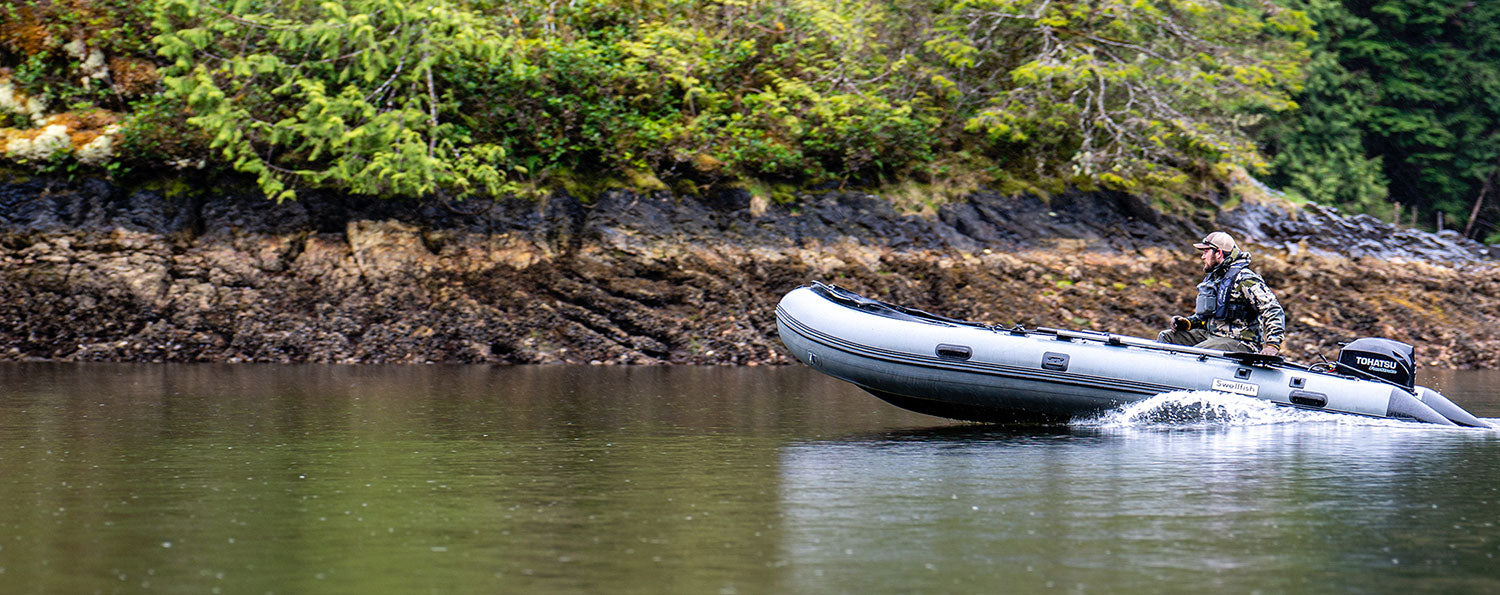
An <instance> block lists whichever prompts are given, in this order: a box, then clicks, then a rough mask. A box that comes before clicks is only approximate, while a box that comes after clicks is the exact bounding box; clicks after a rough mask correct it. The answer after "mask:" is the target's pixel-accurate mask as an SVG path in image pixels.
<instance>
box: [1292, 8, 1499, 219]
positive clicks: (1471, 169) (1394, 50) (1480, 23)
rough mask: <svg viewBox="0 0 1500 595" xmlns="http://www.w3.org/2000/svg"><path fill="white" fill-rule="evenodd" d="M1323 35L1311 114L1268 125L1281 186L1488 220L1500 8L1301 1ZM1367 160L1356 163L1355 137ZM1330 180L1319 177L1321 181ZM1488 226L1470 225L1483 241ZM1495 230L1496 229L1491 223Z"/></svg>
mask: <svg viewBox="0 0 1500 595" xmlns="http://www.w3.org/2000/svg"><path fill="white" fill-rule="evenodd" d="M1294 5H1295V6H1299V7H1306V8H1307V10H1308V12H1309V14H1311V15H1313V17H1314V18H1315V19H1316V21H1317V23H1318V25H1317V27H1318V30H1319V33H1320V34H1321V35H1322V39H1321V44H1322V45H1321V47H1320V48H1319V52H1320V54H1322V55H1320V56H1319V57H1318V58H1316V59H1315V60H1314V76H1313V78H1312V80H1311V81H1310V82H1309V85H1308V88H1307V92H1306V93H1305V94H1303V95H1301V96H1299V97H1298V98H1297V101H1299V102H1300V103H1302V104H1303V105H1304V106H1305V110H1304V111H1303V112H1301V113H1299V114H1297V115H1295V116H1294V117H1293V118H1291V119H1290V120H1287V121H1285V122H1283V123H1281V124H1279V125H1277V126H1272V127H1269V128H1268V129H1267V135H1266V136H1265V137H1264V138H1266V142H1267V146H1268V147H1269V148H1270V149H1271V150H1272V151H1274V152H1275V153H1276V163H1277V173H1276V176H1275V179H1277V180H1279V181H1281V182H1282V183H1284V184H1289V185H1290V186H1291V187H1293V188H1295V189H1299V190H1302V191H1303V192H1304V193H1306V194H1307V195H1308V196H1309V197H1310V198H1313V199H1316V200H1330V201H1334V202H1335V203H1336V204H1339V205H1341V206H1347V207H1354V208H1355V209H1358V210H1365V211H1374V212H1384V211H1386V208H1379V206H1378V205H1380V204H1381V203H1382V202H1383V201H1382V199H1383V198H1385V197H1382V196H1380V194H1381V193H1380V190H1379V187H1378V185H1377V184H1375V182H1376V181H1377V180H1376V179H1375V178H1374V177H1372V176H1371V175H1370V173H1369V171H1368V169H1369V168H1370V167H1372V164H1377V163H1378V164H1379V166H1380V168H1381V174H1382V176H1383V177H1384V178H1385V180H1387V183H1388V191H1389V194H1388V197H1389V200H1391V201H1394V202H1398V203H1401V204H1402V205H1407V206H1410V207H1413V208H1414V209H1416V210H1417V211H1418V213H1419V214H1420V216H1421V217H1422V218H1423V219H1424V220H1428V221H1431V219H1428V217H1432V216H1433V215H1434V213H1437V212H1441V213H1443V214H1444V215H1445V218H1446V219H1447V220H1448V221H1452V222H1455V223H1457V222H1466V221H1467V222H1470V223H1473V222H1476V221H1477V222H1482V221H1483V220H1485V215H1486V213H1495V212H1500V210H1497V209H1496V208H1495V207H1494V206H1493V205H1494V202H1495V201H1493V200H1492V201H1490V204H1491V206H1489V207H1485V202H1484V200H1483V197H1484V196H1485V194H1486V193H1487V190H1486V188H1487V185H1488V184H1490V183H1491V182H1490V180H1492V179H1493V177H1494V176H1495V175H1496V173H1497V172H1500V5H1497V4H1496V3H1494V2H1470V1H1468V0H1390V1H1385V2H1368V1H1354V0H1347V1H1345V2H1343V3H1338V2H1333V1H1331V0H1296V2H1294ZM1356 138H1358V139H1359V140H1358V142H1359V144H1361V145H1362V146H1363V155H1362V156H1355V155H1354V154H1353V151H1352V148H1353V147H1354V145H1355V139H1356ZM1315 178H1322V179H1315ZM1481 227H1483V226H1481V225H1466V228H1467V229H1468V232H1469V233H1471V234H1474V235H1478V234H1479V233H1480V231H1481ZM1491 229H1492V228H1491Z"/></svg>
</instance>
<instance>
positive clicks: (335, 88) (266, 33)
mask: <svg viewBox="0 0 1500 595" xmlns="http://www.w3.org/2000/svg"><path fill="white" fill-rule="evenodd" d="M157 10H158V14H157V20H156V26H157V28H158V30H159V31H160V32H161V33H160V35H158V36H157V37H156V42H157V43H158V44H159V45H160V54H161V55H162V56H163V57H165V58H166V59H168V60H170V61H171V62H172V66H170V67H169V68H168V70H167V73H166V77H165V79H164V82H165V84H166V86H167V88H168V90H169V92H170V93H172V94H173V95H175V96H176V97H179V98H181V99H183V100H184V101H185V103H186V104H187V105H188V106H189V107H190V108H191V109H192V111H193V113H194V116H193V117H192V118H190V119H189V120H188V122H189V123H190V124H192V125H195V126H198V127H200V128H202V129H203V130H204V131H205V132H206V133H208V134H209V135H210V136H211V137H212V147H213V148H214V149H216V150H218V151H219V152H220V155H221V157H222V158H223V159H224V161H225V162H227V163H231V164H233V167H234V168H235V169H237V170H239V171H242V172H247V173H251V174H254V175H255V176H256V177H257V180H258V182H259V184H260V187H261V189H262V190H263V191H264V192H265V193H266V195H267V196H269V197H274V198H276V199H277V200H285V199H289V198H293V197H295V195H296V187H297V186H299V185H308V184H311V185H334V186H338V187H342V188H344V189H347V190H349V191H352V192H355V193H358V194H370V195H407V196H422V195H432V194H457V195H465V194H469V193H473V192H485V193H498V192H502V191H504V190H506V189H507V187H508V186H507V176H508V173H509V172H507V171H506V169H505V167H504V165H503V163H504V156H505V155H504V151H503V149H501V148H500V147H499V146H497V145H493V144H486V143H478V144H476V143H471V142H470V136H469V134H468V133H467V132H466V131H465V130H464V129H463V128H461V127H459V126H456V125H455V124H454V123H453V122H454V119H455V117H456V114H457V113H458V112H459V111H461V109H462V104H461V99H460V98H457V97H454V96H453V95H452V94H451V93H450V92H449V89H448V83H449V81H451V80H453V79H455V78H458V77H460V76H462V73H463V72H464V71H465V69H468V68H470V67H472V66H473V65H474V64H476V63H478V64H484V63H487V62H489V61H494V60H499V59H500V58H501V57H503V56H504V55H505V51H506V49H507V47H508V46H507V43H506V41H507V38H506V37H505V36H503V35H500V34H499V32H498V31H496V30H495V29H494V28H493V27H491V26H490V23H489V21H487V20H486V19H482V18H479V17H478V16H477V15H475V14H474V13H471V12H468V11H466V10H462V9H460V8H458V7H456V6H455V5H454V3H453V2H450V1H448V0H424V1H422V2H407V1H406V0H344V1H342V2H322V3H314V2H311V1H305V0H288V1H283V2H274V1H273V2H264V1H260V0H159V2H158V6H157Z"/></svg>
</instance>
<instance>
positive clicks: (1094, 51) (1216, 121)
mask: <svg viewBox="0 0 1500 595" xmlns="http://www.w3.org/2000/svg"><path fill="white" fill-rule="evenodd" d="M945 4H946V6H945V7H944V10H943V11H942V13H941V16H940V18H939V20H938V29H937V31H938V33H939V34H938V35H937V36H934V37H933V38H932V39H930V40H929V41H928V42H927V44H926V45H927V47H928V48H929V49H930V50H932V51H933V52H934V53H936V54H938V55H939V56H941V57H942V58H944V60H945V61H946V65H947V66H948V71H947V72H944V73H942V76H943V79H944V80H947V81H959V83H958V90H959V93H960V94H962V95H964V96H968V97H976V98H979V99H982V100H983V101H984V103H985V105H984V106H983V107H982V108H980V109H978V110H977V111H976V112H975V113H972V114H968V116H967V119H966V120H965V121H964V125H965V128H966V130H968V131H970V132H973V133H976V134H980V135H982V136H983V137H984V139H985V140H987V141H988V143H989V144H990V146H991V147H992V149H991V150H992V151H994V152H995V153H996V154H997V155H999V156H1003V157H1008V158H1009V159H1011V160H1013V162H1014V163H1015V165H1016V166H1019V167H1031V166H1033V165H1034V167H1035V169H1036V173H1037V175H1038V176H1039V177H1041V176H1047V175H1050V176H1053V177H1058V178H1062V179H1065V180H1070V181H1074V182H1076V183H1083V184H1085V185H1088V184H1096V185H1103V186H1106V187H1112V188H1119V189H1138V188H1140V187H1142V186H1146V187H1151V186H1162V185H1171V184H1175V183H1179V182H1182V181H1185V180H1187V179H1189V178H1203V177H1208V178H1221V179H1222V178H1223V177H1224V176H1226V175H1227V173H1228V171H1229V169H1230V168H1231V166H1234V165H1242V166H1248V167H1250V168H1252V169H1257V168H1260V167H1261V166H1262V165H1263V164H1262V161H1261V159H1260V157H1259V155H1258V153H1257V152H1256V149H1255V147H1254V145H1253V143H1252V142H1251V141H1250V140H1249V138H1248V137H1247V136H1246V134H1245V133H1244V132H1243V131H1242V129H1243V127H1244V125H1246V124H1249V123H1253V122H1254V121H1255V117H1254V116H1253V113H1255V112H1258V111H1261V112H1263V111H1271V112H1275V111H1284V110H1288V109H1290V108H1293V107H1295V104H1294V103H1293V102H1292V101H1291V100H1290V94H1291V93H1292V92H1294V91H1296V90H1297V89H1298V88H1299V85H1300V82H1301V72H1300V64H1301V62H1302V61H1303V60H1305V58H1306V51H1305V47H1304V43H1303V40H1304V39H1305V38H1306V37H1307V36H1308V35H1309V34H1310V33H1311V31H1310V29H1309V28H1308V26H1309V24H1310V23H1309V22H1308V21H1307V20H1306V18H1305V16H1304V15H1302V14H1301V13H1299V12H1295V11H1285V10H1273V11H1271V12H1269V13H1267V14H1264V15H1262V14H1261V13H1260V12H1259V11H1258V10H1254V9H1248V8H1240V7H1238V6H1237V5H1235V4H1232V3H1217V2H1196V1H1183V0H1169V1H1165V2H1132V1H1126V0H1104V1H1092V2H1082V1H1069V0H1063V1H1043V0H958V1H954V2H950V3H945ZM978 73H1005V76H1003V77H995V76H991V77H984V76H976V74H978Z"/></svg>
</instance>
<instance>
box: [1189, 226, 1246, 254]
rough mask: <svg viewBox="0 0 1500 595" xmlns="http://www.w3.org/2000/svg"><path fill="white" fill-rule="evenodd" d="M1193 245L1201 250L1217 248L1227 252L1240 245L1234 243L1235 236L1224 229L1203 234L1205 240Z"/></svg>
mask: <svg viewBox="0 0 1500 595" xmlns="http://www.w3.org/2000/svg"><path fill="white" fill-rule="evenodd" d="M1193 247H1194V248H1197V249H1199V250H1212V249H1215V248H1217V249H1218V250H1219V251H1221V252H1223V253H1225V254H1229V253H1230V252H1234V250H1235V248H1237V247H1239V246H1238V245H1237V244H1235V243H1234V238H1231V237H1229V234H1227V233H1224V232H1222V231H1216V232H1213V233H1211V234H1208V235H1206V236H1203V241H1202V242H1199V243H1197V244H1193Z"/></svg>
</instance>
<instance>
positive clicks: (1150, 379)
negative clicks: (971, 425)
mask: <svg viewBox="0 0 1500 595" xmlns="http://www.w3.org/2000/svg"><path fill="white" fill-rule="evenodd" d="M776 326H777V330H778V331H779V332H780V334H781V341H782V343H785V344H786V347H787V349H789V350H791V353H792V354H793V355H794V356H796V358H797V359H798V360H801V361H802V362H803V363H805V364H807V365H809V366H812V367H813V368H815V369H817V370H818V371H820V372H823V373H824V374H828V375H829V376H833V377H834V378H838V379H840V380H845V381H848V382H851V383H853V384H854V385H855V386H858V387H860V388H862V389H864V390H866V391H868V392H869V393H870V394H873V395H875V396H877V397H880V398H881V399H884V400H885V401H887V402H889V403H891V404H893V405H896V406H898V407H903V408H906V409H910V410H912V411H916V412H918V413H925V414H928V415H936V416H939V417H948V418H953V419H960V420H968V421H979V422H1017V421H1066V420H1068V419H1072V418H1075V417H1081V416H1088V415H1092V414H1097V413H1099V412H1102V411H1106V410H1109V409H1113V408H1116V407H1119V406H1121V405H1124V404H1126V403H1130V402H1133V401H1138V400H1142V399H1146V398H1149V397H1152V396H1154V395H1158V394H1161V393H1165V392H1171V391H1178V390H1212V391H1221V392H1227V393H1234V394H1239V395H1244V396H1248V397H1254V398H1257V399H1265V400H1268V401H1271V402H1274V403H1277V404H1280V405H1287V406H1292V407H1300V408H1306V409H1318V410H1324V411H1336V412H1341V413H1351V414H1357V415H1367V416H1375V417H1387V418H1397V419H1409V420H1417V421H1422V422H1428V423H1433V424H1441V425H1449V426H1452V425H1459V426H1471V427H1485V428H1487V427H1490V425H1489V424H1488V423H1486V422H1484V421H1481V420H1480V419H1478V418H1476V417H1474V416H1473V415H1471V414H1470V413H1469V412H1468V411H1465V410H1464V409H1463V408H1461V407H1459V406H1458V405H1455V404H1454V403H1453V402H1452V401H1449V400H1448V399H1447V398H1446V397H1444V396H1443V395H1442V394H1440V393H1438V392H1437V391H1435V390H1432V389H1430V388H1426V387H1423V386H1417V385H1415V383H1414V380H1415V374H1414V373H1413V372H1414V370H1413V367H1414V363H1415V362H1414V350H1413V349H1412V347H1411V346H1410V345H1407V344H1405V343H1401V342H1398V341H1392V340H1389V339H1377V338H1369V339H1359V340H1357V341H1354V342H1352V343H1349V344H1348V345H1347V346H1345V347H1344V349H1343V350H1342V351H1341V352H1340V353H1339V359H1338V361H1337V362H1324V363H1320V364H1314V365H1311V366H1307V365H1300V364H1295V363H1291V362H1288V361H1285V360H1283V359H1282V358H1280V357H1276V356H1263V355H1260V354H1256V353H1228V352H1223V351H1214V350H1208V349H1199V348H1196V347H1185V346H1181V345H1168V344H1165V343H1157V342H1155V341H1150V340H1146V339H1140V338H1136V337H1127V336H1122V335H1115V334H1110V333H1101V332H1094V331H1076V330H1060V329H1049V328H1035V329H1029V330H1028V329H1025V328H1023V327H1021V326H1017V327H1015V328H1009V329H1007V328H1002V327H997V326H990V325H985V324H981V323H976V322H966V321H962V320H955V319H952V318H945V317H942V316H938V315H936V314H930V313H927V312H923V311H921V310H916V309H912V308H904V307H901V306H897V305H893V304H888V303H885V302H881V301H879V300H874V299H870V298H866V297H863V296H860V295H858V294H855V293H853V292H850V291H848V290H844V289H840V288H839V287H836V286H833V285H827V284H823V283H818V282H814V283H813V284H811V285H808V286H803V287H800V288H797V289H795V290H793V291H792V292H790V293H788V294H787V295H786V296H785V297H783V298H782V300H781V303H780V304H779V305H778V306H777V307H776Z"/></svg>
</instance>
